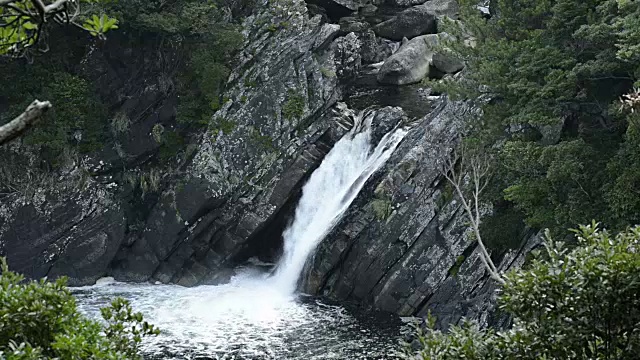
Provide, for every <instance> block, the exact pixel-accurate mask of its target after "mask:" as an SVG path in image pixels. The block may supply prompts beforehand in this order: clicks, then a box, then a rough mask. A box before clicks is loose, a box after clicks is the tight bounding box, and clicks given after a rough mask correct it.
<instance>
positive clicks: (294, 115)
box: [282, 90, 305, 120]
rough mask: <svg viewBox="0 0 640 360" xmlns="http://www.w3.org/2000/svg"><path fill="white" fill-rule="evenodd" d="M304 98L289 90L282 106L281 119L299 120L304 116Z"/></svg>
mask: <svg viewBox="0 0 640 360" xmlns="http://www.w3.org/2000/svg"><path fill="white" fill-rule="evenodd" d="M304 107H305V98H304V96H302V95H300V94H298V93H296V92H295V91H293V90H289V92H288V93H287V100H286V101H285V103H284V105H282V117H283V118H284V119H286V120H294V119H300V118H301V117H302V116H303V115H304Z"/></svg>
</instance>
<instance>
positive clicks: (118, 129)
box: [0, 0, 243, 169]
mask: <svg viewBox="0 0 640 360" xmlns="http://www.w3.org/2000/svg"><path fill="white" fill-rule="evenodd" d="M82 3H84V2H82ZM89 3H90V4H86V6H85V7H86V8H87V9H86V11H90V12H91V13H92V15H91V16H89V14H87V15H86V16H80V18H79V19H78V21H79V23H80V24H83V21H84V22H85V23H86V24H90V23H91V21H93V20H92V19H93V17H92V16H93V15H95V16H97V18H98V20H97V21H100V19H102V17H101V16H103V15H106V14H108V15H106V16H107V19H112V20H111V21H115V20H117V21H118V22H117V25H115V24H112V25H111V26H110V27H109V29H111V30H113V29H114V28H117V29H118V30H113V31H110V32H109V33H108V36H109V39H110V40H111V41H112V42H111V43H108V41H109V39H107V40H105V38H104V36H97V37H94V36H91V35H102V33H95V32H92V31H91V28H92V27H91V25H86V26H85V25H83V26H84V29H80V28H79V27H71V26H68V25H66V24H62V23H61V24H58V23H56V22H53V21H52V23H51V24H49V25H48V27H47V28H46V34H47V36H46V37H43V39H42V41H41V42H40V43H42V44H41V45H39V46H38V48H36V47H35V45H34V46H33V47H29V46H27V49H29V51H27V50H23V51H19V52H17V53H11V54H14V55H15V54H18V55H19V57H18V58H6V57H5V58H4V59H0V64H1V65H0V77H1V78H2V79H3V86H2V88H0V124H3V123H6V122H8V121H9V120H11V119H13V118H14V117H15V116H16V115H17V114H20V113H21V112H22V111H24V109H25V108H26V106H27V105H28V104H29V103H30V102H31V101H33V99H34V98H38V99H41V100H48V101H50V102H51V103H52V104H53V105H54V107H53V109H52V111H51V112H50V113H49V115H48V119H47V121H44V122H43V123H42V125H41V126H40V127H39V129H38V130H37V131H34V132H32V133H30V134H29V135H28V136H27V137H26V138H25V143H26V144H29V145H31V146H33V148H34V149H36V150H37V152H38V154H39V155H41V158H42V159H43V162H42V166H43V167H44V168H47V169H51V168H56V167H58V166H60V165H61V161H62V160H64V159H68V158H69V154H70V153H79V154H86V153H92V152H94V151H96V150H99V149H102V148H104V147H105V145H109V146H113V144H114V143H115V142H117V138H118V137H119V136H126V133H127V131H128V129H129V128H130V126H131V124H132V123H135V122H136V121H140V120H141V119H137V118H132V116H131V114H127V112H126V110H123V111H121V110H119V107H120V106H121V105H122V100H121V99H120V98H118V97H117V96H116V94H113V91H112V93H111V94H109V93H105V92H104V89H102V88H100V86H104V84H100V82H99V81H97V79H96V73H95V72H92V69H91V68H87V66H83V63H85V62H86V61H87V58H88V57H89V56H90V54H91V53H93V52H95V51H100V49H103V50H104V51H111V52H113V51H120V52H123V54H124V53H125V52H127V51H129V50H127V46H129V47H133V48H136V49H139V50H136V51H147V52H149V53H151V52H155V54H154V57H156V58H158V60H157V62H158V63H157V64H152V65H151V66H154V67H157V68H158V74H155V76H154V77H160V78H161V80H158V81H159V83H160V88H161V90H162V91H163V93H164V96H166V97H172V96H175V97H176V98H177V106H176V108H177V109H176V113H177V115H176V119H175V123H170V124H167V123H165V124H158V125H159V126H158V127H157V129H158V130H161V129H164V130H166V131H164V136H163V138H162V139H161V141H159V143H160V149H159V150H160V152H161V155H162V158H163V160H168V159H169V158H171V157H173V156H175V155H176V154H177V153H178V151H180V150H182V149H184V148H185V147H186V146H187V144H188V142H189V141H188V139H187V138H188V137H189V135H190V134H192V133H193V132H194V131H196V130H198V129H200V128H202V127H203V126H207V125H208V124H209V122H210V119H211V115H212V114H213V112H214V111H215V110H217V109H218V108H219V106H220V104H221V99H222V91H223V88H224V84H225V82H226V79H227V77H228V75H229V71H230V70H229V69H228V68H227V66H226V65H227V63H228V62H229V60H230V57H231V54H233V53H234V52H235V51H236V50H237V49H238V48H239V46H240V45H241V43H242V41H243V37H242V35H241V34H240V32H239V28H238V25H236V24H234V23H233V21H234V19H233V17H232V16H231V14H229V12H228V9H229V7H228V5H229V4H227V3H226V2H225V1H224V0H220V1H196V0H175V1H90V2H89ZM22 4H24V5H22ZM29 4H31V2H30V1H20V2H16V3H15V4H14V5H20V6H24V7H27V8H28V7H29V6H30V5H29ZM83 9H84V8H83ZM6 11H8V10H6ZM3 19H4V18H3ZM83 19H86V20H83ZM25 21H26V20H25ZM5 25H7V24H5ZM5 25H2V22H0V29H3V31H5V32H6V31H10V29H9V27H8V26H5ZM11 26H12V25H11ZM22 29H24V27H23V28H22ZM87 30H89V31H87ZM25 31H27V34H30V33H32V31H31V30H29V29H27V30H25ZM0 35H2V36H0V40H2V41H4V40H7V41H9V38H8V37H5V36H4V35H3V34H0ZM2 41H0V43H1V42H2ZM29 41H34V40H33V39H31V40H29ZM120 44H121V45H122V46H121V47H120V48H119V47H118V46H120ZM42 47H46V48H47V49H48V51H47V53H46V54H41V52H40V51H39V50H40V48H42ZM4 48H5V49H8V47H6V46H5V47H4ZM5 52H6V51H5ZM7 54H9V53H7ZM158 54H159V55H158ZM107 55H112V56H113V55H116V54H107ZM116 56H117V55H116ZM107 61H111V60H107ZM145 61H152V60H151V58H146V59H145ZM163 61H164V62H165V63H162V62H163ZM99 75H100V74H99ZM150 80H152V81H156V79H155V78H154V79H150ZM107 86H108V84H107ZM119 96H120V97H121V98H122V97H127V96H140V94H126V93H125V94H120V95H119ZM156 133H157V132H154V134H156ZM149 136H152V134H150V135H149ZM154 138H155V137H154Z"/></svg>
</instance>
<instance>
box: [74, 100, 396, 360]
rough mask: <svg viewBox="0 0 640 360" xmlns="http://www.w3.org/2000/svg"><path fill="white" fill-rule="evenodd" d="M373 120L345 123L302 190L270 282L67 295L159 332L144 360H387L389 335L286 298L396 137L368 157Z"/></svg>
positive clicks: (110, 285)
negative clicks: (125, 306)
mask: <svg viewBox="0 0 640 360" xmlns="http://www.w3.org/2000/svg"><path fill="white" fill-rule="evenodd" d="M374 116H375V112H368V113H361V114H359V115H357V116H356V115H353V117H354V118H355V120H356V121H355V124H354V127H353V128H352V129H351V130H350V132H349V133H348V134H346V135H345V136H344V137H343V138H342V139H341V140H340V141H338V142H337V143H336V144H335V146H334V147H333V149H332V150H331V151H330V152H329V153H328V154H327V156H326V157H325V159H324V160H323V162H322V164H321V165H320V166H319V167H318V169H316V170H315V171H314V173H313V174H312V175H311V177H310V179H309V181H308V182H307V184H305V186H304V188H303V195H302V198H301V199H300V202H299V204H298V207H297V208H296V212H295V216H294V221H293V222H292V224H291V225H290V226H289V228H287V230H286V231H285V232H284V234H283V237H284V241H285V244H284V247H285V248H284V255H283V256H282V258H281V260H280V262H279V264H278V266H277V268H276V271H275V272H274V273H273V274H272V275H268V274H265V273H263V272H260V271H249V270H248V269H244V270H238V272H237V275H236V276H234V277H233V278H232V279H231V281H230V283H228V284H225V285H218V286H198V287H195V288H184V287H181V286H177V285H151V284H122V283H115V282H112V281H104V282H101V283H100V284H96V285H95V286H91V287H85V288H78V289H76V290H74V292H75V293H76V296H77V297H78V300H79V306H80V308H81V310H82V311H84V312H85V313H88V314H90V315H91V316H93V317H96V318H99V317H100V316H99V308H100V307H101V306H104V305H106V304H107V303H108V302H109V301H110V300H111V299H112V298H113V297H115V296H121V297H124V298H126V299H128V300H130V301H131V303H132V306H133V308H134V309H136V311H141V312H142V313H143V314H144V316H145V319H146V320H148V321H149V322H151V323H152V324H154V325H157V326H158V327H159V328H160V329H162V330H163V333H162V334H161V335H160V336H159V337H157V338H151V339H146V340H145V342H144V344H143V348H144V352H145V355H146V358H149V359H192V358H198V359H210V358H215V359H304V360H314V359H345V358H349V359H377V358H380V359H382V358H384V359H392V358H395V356H394V355H393V353H394V350H393V349H394V347H395V343H396V341H395V335H393V334H391V333H385V334H382V333H377V330H375V329H374V328H372V327H367V326H363V325H362V324H361V322H360V321H359V320H358V319H356V318H355V317H354V316H352V315H351V314H349V313H348V312H346V311H345V310H344V309H343V308H342V307H339V306H328V305H324V304H322V303H320V302H318V301H311V302H309V301H307V302H305V301H304V299H303V298H301V297H299V296H297V295H295V290H296V285H297V283H298V280H299V278H300V275H301V273H302V270H303V268H304V264H305V262H306V261H307V258H308V257H309V256H310V255H311V253H312V252H313V250H314V249H315V248H316V246H317V245H318V244H319V242H320V241H321V240H322V239H323V238H324V237H325V236H326V235H327V233H328V232H329V231H331V229H332V228H333V227H334V226H335V225H336V224H337V222H338V221H339V220H340V218H341V217H342V216H343V215H344V213H345V211H346V210H347V209H348V207H349V205H350V204H351V203H352V202H353V200H354V199H355V198H356V196H357V195H358V193H359V192H360V190H361V189H362V187H363V186H364V184H365V183H366V181H367V180H368V179H369V177H371V175H372V174H373V173H374V172H375V171H376V170H377V169H379V168H380V167H381V166H382V165H383V164H384V163H385V162H386V161H387V160H388V159H389V157H390V156H391V154H392V153H393V151H394V150H395V149H396V147H397V146H398V144H399V143H400V141H401V140H402V138H403V137H404V135H405V134H406V130H404V129H396V130H393V131H391V132H390V133H388V134H387V135H385V136H384V137H383V138H382V139H381V140H380V142H379V144H378V145H377V146H375V148H373V145H372V131H371V121H372V119H373V117H374ZM385 323H388V321H386V322H385Z"/></svg>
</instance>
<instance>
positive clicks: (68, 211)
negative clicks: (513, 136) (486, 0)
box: [0, 0, 537, 325]
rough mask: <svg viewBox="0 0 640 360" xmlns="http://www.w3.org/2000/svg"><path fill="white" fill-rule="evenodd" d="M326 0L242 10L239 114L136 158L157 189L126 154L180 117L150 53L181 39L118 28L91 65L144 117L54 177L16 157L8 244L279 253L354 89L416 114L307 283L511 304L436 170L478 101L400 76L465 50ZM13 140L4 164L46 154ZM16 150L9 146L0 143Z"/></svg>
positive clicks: (227, 107)
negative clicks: (120, 32)
mask: <svg viewBox="0 0 640 360" xmlns="http://www.w3.org/2000/svg"><path fill="white" fill-rule="evenodd" d="M394 1H395V3H396V5H402V6H412V5H418V4H420V3H421V2H422V3H424V1H421V0H394ZM313 3H314V4H315V5H317V6H320V7H322V8H318V7H317V6H316V7H314V6H310V7H311V8H313V9H314V11H315V12H316V13H317V14H318V15H317V16H309V12H308V9H307V6H306V4H305V3H304V2H303V1H301V0H293V1H291V2H288V3H287V8H286V9H284V11H283V12H282V13H281V14H279V15H278V16H282V19H281V20H282V22H283V23H287V24H288V25H287V26H286V27H284V26H283V27H279V28H278V30H277V31H273V28H272V27H270V26H269V25H270V24H271V21H273V17H274V14H273V13H272V10H273V9H272V8H271V7H269V6H267V3H266V2H264V3H261V4H259V7H258V8H257V9H256V10H255V11H254V13H253V14H251V15H250V16H248V17H247V18H246V19H245V20H244V24H243V29H244V34H245V37H246V39H245V44H244V46H243V51H242V52H241V53H240V54H239V55H238V57H237V60H236V64H235V68H234V69H233V72H232V74H231V75H230V77H229V79H228V83H227V91H226V93H225V95H226V96H225V102H224V103H223V104H222V107H221V109H220V110H218V111H217V112H216V114H215V115H214V118H216V119H223V120H224V121H225V122H226V123H228V124H232V126H227V127H225V129H224V131H223V130H220V129H221V127H219V126H216V125H215V124H213V125H211V126H210V128H209V129H208V130H207V131H205V132H204V133H202V134H200V135H199V137H198V138H197V141H194V146H193V148H192V149H191V150H192V151H190V152H186V151H185V154H184V155H181V156H179V157H178V159H177V160H176V164H171V165H170V167H171V169H172V171H171V172H167V173H162V174H155V175H154V174H153V173H142V171H140V172H136V173H135V175H138V176H143V175H144V176H145V178H144V179H145V181H146V182H154V183H156V185H157V188H158V189H157V190H156V191H155V192H153V193H152V194H142V195H140V194H132V192H133V191H132V190H131V189H129V188H127V185H126V183H127V182H128V179H127V178H125V176H124V174H123V172H122V169H123V168H139V169H143V168H144V166H147V165H148V164H149V163H153V162H156V161H158V159H157V153H158V147H159V145H158V144H157V143H156V142H155V141H154V140H153V138H152V137H151V136H150V133H151V132H152V129H153V127H154V126H155V125H156V124H169V123H171V121H174V120H175V116H176V114H175V107H176V103H177V99H176V94H175V92H172V90H171V89H169V88H168V87H167V86H166V83H165V82H163V81H161V77H159V76H158V73H160V72H161V70H160V69H157V68H156V67H154V66H153V64H156V63H161V60H162V61H165V62H167V61H168V62H169V63H170V65H171V66H173V65H175V63H173V62H174V61H178V60H177V59H178V58H179V57H178V56H176V55H177V54H174V53H171V52H168V53H163V54H160V55H157V56H160V57H161V58H162V59H155V58H149V56H150V55H149V54H158V51H157V49H154V48H150V49H146V48H145V49H136V48H135V47H131V48H126V49H119V48H117V44H115V45H114V43H112V42H107V47H111V46H113V47H115V48H107V49H104V52H100V51H96V52H94V53H92V54H90V55H89V56H88V57H87V59H86V61H85V62H83V65H82V66H83V71H84V72H85V73H86V74H88V76H89V77H90V78H91V79H95V81H96V82H97V83H98V85H99V87H100V88H101V89H103V91H104V94H102V95H103V96H104V97H106V98H108V99H109V100H110V103H112V104H113V108H114V109H117V110H118V112H119V113H121V114H125V115H126V116H127V117H128V118H130V119H131V132H130V134H129V135H128V136H120V137H119V138H118V140H117V143H116V144H114V146H113V147H109V148H105V149H104V150H102V151H101V152H99V153H98V154H97V155H95V156H91V157H88V158H79V157H78V158H70V159H69V164H66V165H65V167H64V169H63V170H61V171H60V172H59V173H56V174H55V177H52V175H51V174H41V173H29V172H26V173H25V172H24V170H22V172H21V171H18V170H20V169H17V170H16V169H14V170H12V171H11V173H16V174H21V175H20V176H19V178H16V179H15V182H16V184H17V186H15V188H16V191H15V192H14V193H11V194H9V195H6V194H0V255H6V256H7V257H8V260H9V264H10V266H11V267H12V268H13V269H15V270H17V271H19V272H23V273H25V274H26V275H27V276H30V277H34V278H38V277H42V276H49V277H50V278H55V277H57V276H62V275H67V276H69V277H70V279H71V284H72V285H86V284H91V283H93V282H95V281H96V279H98V278H100V277H102V276H114V277H115V278H116V279H118V280H123V281H159V282H163V283H176V284H180V285H184V286H194V285H199V284H218V283H221V282H224V281H226V280H228V278H229V277H230V276H231V275H232V274H233V269H234V268H235V267H236V266H237V265H238V264H243V263H245V262H246V261H247V260H248V259H250V258H253V257H257V258H259V259H260V260H264V261H268V262H271V261H275V260H277V258H278V255H279V252H280V250H281V247H282V239H281V234H282V230H284V228H285V227H286V226H287V223H288V221H289V220H290V218H291V215H292V213H293V211H294V210H295V206H296V203H297V200H298V198H299V196H300V192H301V188H302V186H303V184H304V183H305V181H306V179H307V178H308V176H310V174H311V173H312V172H313V170H314V169H315V168H316V167H317V166H318V165H319V164H320V162H321V161H322V159H323V157H324V156H325V155H326V154H327V153H328V152H329V151H330V149H331V147H332V146H333V144H334V143H335V142H336V141H337V140H338V139H340V137H341V136H343V135H344V134H345V133H346V131H348V129H350V128H351V127H352V126H353V123H352V120H351V119H350V117H349V116H344V115H345V114H346V113H348V111H347V110H346V109H345V108H344V105H342V104H341V103H339V101H342V100H344V101H345V102H347V103H348V104H349V105H351V107H352V108H354V109H356V110H363V109H365V108H369V107H370V106H372V105H373V106H376V110H375V111H376V114H375V118H374V120H373V124H375V130H374V138H375V139H379V138H381V137H382V136H384V134H385V133H387V132H388V131H389V130H391V129H392V128H393V127H394V126H396V125H397V124H399V123H401V124H404V125H407V126H411V130H410V132H409V134H408V135H407V136H406V138H405V139H404V140H403V142H402V143H401V144H400V146H399V148H398V149H397V151H396V152H395V154H394V155H393V156H392V158H391V159H390V160H389V161H388V162H387V164H386V165H385V167H383V168H382V169H381V170H380V171H379V172H378V173H377V174H375V175H374V176H373V177H372V179H371V180H370V181H369V183H368V184H367V185H366V186H365V188H364V189H363V191H362V192H361V194H360V195H359V196H358V198H357V199H356V201H355V202H354V204H353V206H352V207H351V209H350V210H349V211H348V213H347V215H346V216H345V218H344V219H343V220H342V221H341V222H340V223H339V224H338V226H337V227H336V228H335V229H334V230H333V231H332V232H331V233H330V235H329V236H328V237H327V238H326V239H325V240H324V241H323V242H322V244H321V246H320V247H319V249H318V250H317V252H316V253H315V255H314V257H313V258H312V259H309V261H308V263H307V267H306V269H305V274H304V276H303V283H302V287H303V288H304V290H305V291H306V292H309V293H314V294H322V295H326V296H329V297H333V298H336V299H343V300H350V301H356V302H359V303H361V304H365V305H371V306H374V307H377V308H380V309H384V310H387V311H392V312H395V313H398V314H402V315H418V316H421V315H425V314H426V312H427V311H428V310H431V311H432V312H433V313H434V314H435V315H436V316H438V318H439V320H440V321H441V323H442V324H443V325H444V324H449V323H455V322H457V321H459V319H460V318H461V317H462V316H467V317H471V318H476V319H480V320H481V321H484V322H485V323H492V324H496V323H498V324H499V323H500V321H503V320H504V319H501V318H499V317H494V315H492V314H493V312H492V311H491V309H492V308H493V305H492V304H493V297H494V293H495V292H494V290H495V287H494V285H493V283H491V281H489V280H488V277H487V276H486V274H485V273H484V270H483V268H482V266H481V264H480V259H479V257H478V253H477V251H478V250H477V249H476V245H475V243H474V242H473V241H472V240H471V238H470V236H469V231H468V229H467V227H466V225H465V223H466V221H465V218H464V215H463V214H462V212H461V209H460V206H459V204H457V203H456V201H455V200H454V199H452V198H451V196H450V194H448V193H447V191H446V189H445V180H444V179H443V178H442V176H440V173H439V164H440V162H441V161H442V159H443V158H444V157H446V156H448V154H449V152H450V150H451V149H452V147H453V146H454V144H456V142H457V141H458V139H459V137H460V133H461V131H462V127H463V125H464V124H462V123H461V120H460V119H462V118H464V115H465V114H466V113H469V112H471V109H469V108H467V107H466V106H465V105H464V104H461V103H451V102H447V101H446V100H444V99H442V98H435V97H432V96H429V90H428V89H424V88H422V87H421V86H420V85H419V84H415V85H411V86H402V87H398V86H396V85H404V84H413V83H418V82H419V81H420V80H422V79H423V78H424V77H425V76H429V75H430V74H431V71H434V69H435V70H437V71H435V73H438V74H440V75H441V73H442V72H444V73H455V72H457V71H459V70H460V69H461V66H462V64H461V63H460V62H456V61H455V60H453V59H448V58H446V57H444V56H440V55H439V54H435V53H434V50H433V49H434V47H435V45H436V44H437V43H438V39H439V36H441V35H438V34H428V35H422V36H417V37H415V38H413V39H412V40H410V41H407V42H406V43H405V44H404V45H402V46H401V47H400V48H399V49H398V46H399V44H398V43H397V42H393V41H391V40H388V39H382V38H380V37H378V36H376V34H375V33H374V31H373V30H372V29H371V28H370V24H369V23H367V22H366V21H365V20H363V19H362V18H359V17H354V12H355V11H357V10H358V9H361V8H363V7H364V8H366V9H367V10H366V11H368V13H367V14H368V15H372V14H375V12H376V11H378V9H377V8H376V7H375V6H366V5H370V3H371V2H367V1H357V0H355V1H353V0H348V1H345V0H334V1H329V0H327V1H313ZM374 3H375V4H376V5H380V3H381V1H376V2H374ZM328 4H332V5H328ZM454 5H455V3H454V2H452V1H444V0H430V1H428V2H426V3H424V4H423V5H419V6H420V9H421V10H420V11H423V12H422V14H424V13H426V14H429V16H428V19H430V20H429V21H427V22H426V25H427V26H426V28H424V29H422V28H421V30H419V31H418V32H417V33H416V35H419V34H421V33H424V31H428V32H431V31H436V28H437V25H436V23H435V22H436V21H437V18H438V17H439V16H450V17H455V16H456V14H457V8H455V7H454ZM414 9H415V8H412V9H409V10H407V11H408V12H409V13H410V12H411V11H415V10H414ZM425 9H427V10H428V11H427V10H425ZM392 15H393V14H392ZM347 16H348V18H345V17H347ZM402 16H404V15H402ZM341 18H342V20H341V21H340V19H341ZM400 18H401V15H397V17H396V22H395V23H388V24H387V25H389V24H392V25H389V27H390V31H396V30H397V31H400V30H401V31H402V32H403V33H404V34H405V35H403V36H407V35H406V34H407V31H415V29H409V28H408V27H406V26H405V25H406V24H404V25H403V24H402V23H398V19H400ZM327 21H331V22H333V23H329V22H327ZM383 24H384V23H383ZM393 24H395V25H393ZM381 25H382V24H381ZM387 25H385V26H387ZM423 25H425V24H424V23H420V26H423ZM402 26H405V27H404V28H402ZM434 27H436V28H434ZM379 28H382V26H379V27H378V31H379ZM427 28H428V29H427ZM396 38H397V37H396ZM396 50H397V51H396ZM115 58H117V59H118V60H119V61H115ZM122 59H124V60H122ZM382 61H384V64H383V65H381V68H380V69H379V72H377V75H376V69H377V67H378V66H380V65H368V66H367V64H375V63H380V62H382ZM121 63H126V64H127V66H121V65H120V64H121ZM112 64H116V66H112ZM135 74H142V75H140V76H139V77H136V76H135ZM376 76H377V79H376ZM376 81H379V82H380V83H383V84H385V85H384V86H381V85H379V84H378V83H377V82H376ZM358 82H366V83H367V86H366V87H360V88H359V89H360V90H362V93H359V94H355V95H357V96H354V94H349V93H347V91H353V88H354V87H357V86H355V85H354V84H358ZM163 84H164V85H163ZM380 89H383V91H381V92H377V91H378V90H380ZM354 92H355V91H354ZM383 97H384V99H381V98H383ZM367 100H369V101H367ZM383 100H384V101H383ZM338 104H340V105H338ZM387 105H388V106H387ZM383 106H384V107H383ZM336 111H337V114H338V116H335V112H336ZM368 111H373V110H371V109H369V110H368ZM425 114H427V115H426V116H425ZM116 145H117V146H116ZM12 146H14V147H18V148H19V147H20V146H21V145H20V144H13V145H12ZM5 150H6V149H5ZM12 150H15V149H12ZM10 153H12V154H13V152H10ZM15 153H17V154H20V155H19V156H18V155H11V156H16V157H15V158H11V159H10V160H8V161H5V164H15V165H16V166H17V167H20V166H24V165H29V164H33V163H34V162H36V161H37V159H36V158H34V157H33V156H32V155H29V153H28V152H26V151H25V152H22V151H16V152H15ZM123 154H124V155H123ZM7 156H9V155H8V154H7V152H5V151H3V149H0V158H2V159H9V158H8V157H7ZM0 166H6V165H3V164H0ZM24 168H27V169H28V168H30V167H29V166H24ZM87 169H88V170H87ZM3 170H6V169H4V168H3ZM1 175H2V172H0V176H1ZM532 235H533V234H530V233H528V234H522V245H521V247H520V248H518V249H514V250H509V251H505V252H504V253H502V254H496V256H497V257H498V258H500V259H501V260H500V261H499V266H500V268H501V269H503V270H506V269H509V268H512V267H515V266H519V265H521V264H522V262H523V261H524V256H525V254H526V253H527V252H528V251H529V250H530V249H531V248H532V247H533V246H536V244H537V240H536V239H537V238H536V237H535V236H532ZM460 259H462V260H464V261H461V260H460Z"/></svg>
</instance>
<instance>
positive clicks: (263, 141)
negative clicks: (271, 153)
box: [249, 127, 274, 150]
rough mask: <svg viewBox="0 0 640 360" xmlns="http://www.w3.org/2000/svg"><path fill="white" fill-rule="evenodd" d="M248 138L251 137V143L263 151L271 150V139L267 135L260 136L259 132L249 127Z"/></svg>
mask: <svg viewBox="0 0 640 360" xmlns="http://www.w3.org/2000/svg"><path fill="white" fill-rule="evenodd" d="M249 136H250V137H251V141H252V142H253V143H254V144H255V145H256V146H259V147H261V148H263V149H264V150H273V149H274V146H273V139H271V137H270V136H269V135H262V133H261V132H260V130H258V129H256V128H254V127H251V129H250V133H249Z"/></svg>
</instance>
